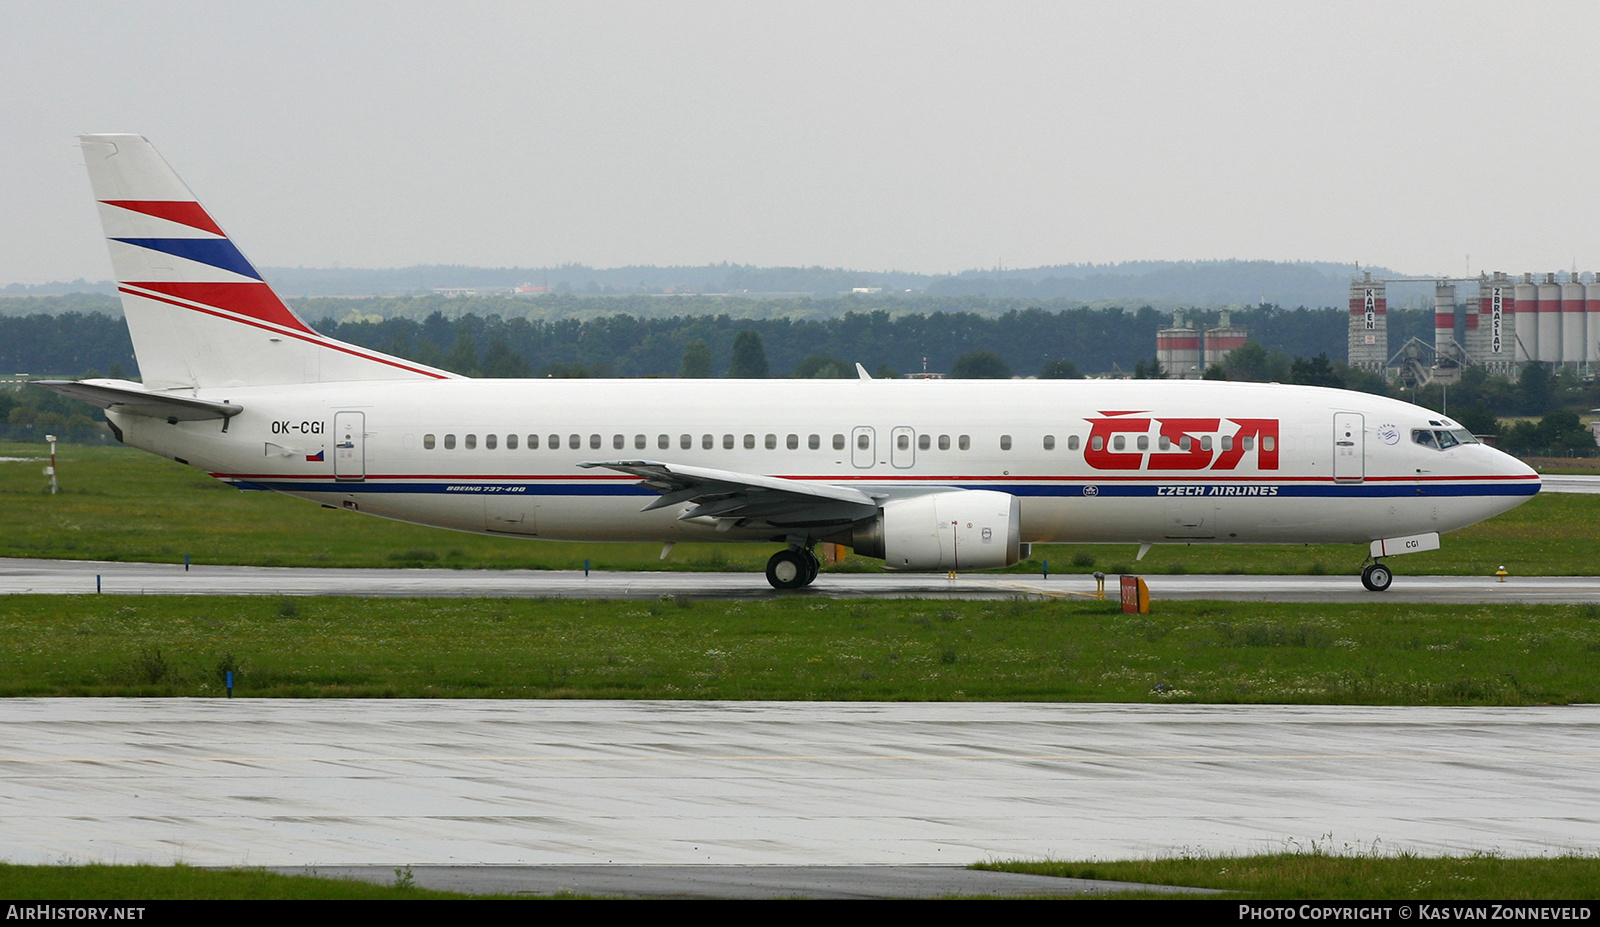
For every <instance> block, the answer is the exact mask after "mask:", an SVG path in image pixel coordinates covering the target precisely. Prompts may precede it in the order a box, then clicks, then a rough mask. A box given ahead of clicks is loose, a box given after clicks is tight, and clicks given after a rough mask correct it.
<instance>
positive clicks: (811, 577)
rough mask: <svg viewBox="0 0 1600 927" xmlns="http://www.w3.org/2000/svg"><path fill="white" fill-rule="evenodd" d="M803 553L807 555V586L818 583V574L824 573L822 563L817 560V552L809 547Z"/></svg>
mask: <svg viewBox="0 0 1600 927" xmlns="http://www.w3.org/2000/svg"><path fill="white" fill-rule="evenodd" d="M801 553H803V554H805V555H806V583H805V584H806V585H807V586H809V585H811V584H812V583H814V582H816V581H817V574H818V573H821V572H822V561H821V560H818V559H817V552H816V551H814V550H812V549H811V548H809V547H807V548H806V549H805V550H802V551H801Z"/></svg>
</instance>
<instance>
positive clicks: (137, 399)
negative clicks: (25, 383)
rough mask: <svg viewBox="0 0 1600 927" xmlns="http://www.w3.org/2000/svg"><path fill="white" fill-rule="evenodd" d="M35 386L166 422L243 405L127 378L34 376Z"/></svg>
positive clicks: (225, 415) (235, 410) (229, 414)
mask: <svg viewBox="0 0 1600 927" xmlns="http://www.w3.org/2000/svg"><path fill="white" fill-rule="evenodd" d="M32 382H33V383H34V385H35V386H42V387H44V388H45V389H47V390H52V391H54V392H57V393H61V394H62V395H64V396H71V397H72V398H73V399H82V400H83V401H84V402H87V403H90V404H92V405H97V406H99V407H100V408H102V409H115V410H117V411H118V412H130V413H132V414H134V415H145V416H148V417H150V418H164V419H166V420H167V421H169V422H194V421H201V420H203V419H208V418H220V419H230V418H233V417H234V416H235V415H238V414H239V413H240V412H243V411H244V407H242V406H236V405H234V404H232V403H228V402H209V401H207V400H204V399H195V398H193V397H190V396H172V395H167V394H165V393H156V392H150V391H148V390H146V389H144V388H143V387H142V386H140V385H139V384H138V383H134V382H133V381H131V380H34V381H32Z"/></svg>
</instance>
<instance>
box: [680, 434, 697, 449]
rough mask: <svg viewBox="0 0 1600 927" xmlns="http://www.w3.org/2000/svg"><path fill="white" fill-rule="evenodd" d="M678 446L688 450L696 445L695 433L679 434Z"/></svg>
mask: <svg viewBox="0 0 1600 927" xmlns="http://www.w3.org/2000/svg"><path fill="white" fill-rule="evenodd" d="M678 447H680V448H682V449H683V450H686V451H687V450H688V449H690V448H692V447H694V435H678Z"/></svg>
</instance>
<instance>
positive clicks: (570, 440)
mask: <svg viewBox="0 0 1600 927" xmlns="http://www.w3.org/2000/svg"><path fill="white" fill-rule="evenodd" d="M567 447H570V448H572V449H573V450H577V449H579V448H581V447H583V435H567Z"/></svg>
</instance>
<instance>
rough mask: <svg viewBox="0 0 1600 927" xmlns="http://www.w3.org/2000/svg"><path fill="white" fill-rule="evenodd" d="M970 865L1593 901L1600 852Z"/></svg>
mask: <svg viewBox="0 0 1600 927" xmlns="http://www.w3.org/2000/svg"><path fill="white" fill-rule="evenodd" d="M974 868H977V869H993V870H998V871H1002V872H1025V873H1031V874H1034V875H1049V876H1060V877H1065V878H1075V879H1107V880H1112V881H1119V882H1142V883H1146V884H1154V885H1185V886H1190V887H1193V888H1214V889H1221V890H1224V891H1227V892H1230V893H1233V894H1230V895H1225V896H1222V897H1224V898H1233V899H1245V898H1249V899H1273V900H1284V901H1287V900H1297V901H1298V900H1316V899H1327V900H1357V899H1360V900H1387V901H1418V900H1452V901H1472V900H1478V899H1484V900H1489V901H1524V900H1569V899H1576V900H1583V899H1590V898H1593V897H1594V896H1595V890H1596V887H1597V886H1600V857H1593V856H1559V857H1545V858H1507V857H1502V856H1498V855H1494V854H1483V855H1475V856H1446V857H1427V856H1414V855H1411V854H1406V853H1400V854H1386V853H1376V852H1366V853H1363V852H1338V853H1329V852H1325V851H1319V850H1307V851H1304V852H1290V853H1276V854H1267V855H1261V856H1211V855H1186V856H1180V857H1173V858H1166V859H1149V860H1130V861H1113V862H1001V863H992V864H983V865H980V866H975V867H974ZM1133 897H1140V896H1133ZM1150 897H1163V898H1165V897H1171V896H1168V895H1161V896H1150ZM1483 919H1485V920H1487V919H1488V917H1487V916H1485V917H1484V918H1483Z"/></svg>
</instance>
